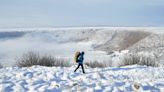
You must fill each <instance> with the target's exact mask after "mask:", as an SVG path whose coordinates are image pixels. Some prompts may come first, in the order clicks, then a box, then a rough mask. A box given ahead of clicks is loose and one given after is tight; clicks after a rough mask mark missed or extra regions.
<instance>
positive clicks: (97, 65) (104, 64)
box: [85, 61, 112, 68]
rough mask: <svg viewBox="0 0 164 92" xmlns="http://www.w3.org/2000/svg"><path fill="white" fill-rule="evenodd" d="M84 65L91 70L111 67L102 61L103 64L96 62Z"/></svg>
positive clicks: (109, 63)
mask: <svg viewBox="0 0 164 92" xmlns="http://www.w3.org/2000/svg"><path fill="white" fill-rule="evenodd" d="M85 65H87V66H89V67H91V68H104V67H109V66H111V65H112V64H111V62H110V61H109V62H107V61H103V62H98V61H90V62H86V63H85Z"/></svg>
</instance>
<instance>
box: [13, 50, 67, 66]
mask: <svg viewBox="0 0 164 92" xmlns="http://www.w3.org/2000/svg"><path fill="white" fill-rule="evenodd" d="M33 65H40V66H49V67H52V66H56V67H58V66H60V67H68V66H70V64H69V63H68V60H66V59H61V58H54V57H53V56H50V55H43V56H42V55H40V54H39V53H36V52H28V53H25V54H23V56H22V57H20V58H18V59H17V62H16V66H18V67H30V66H33Z"/></svg>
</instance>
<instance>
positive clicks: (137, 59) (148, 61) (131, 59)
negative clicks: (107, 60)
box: [119, 54, 158, 67]
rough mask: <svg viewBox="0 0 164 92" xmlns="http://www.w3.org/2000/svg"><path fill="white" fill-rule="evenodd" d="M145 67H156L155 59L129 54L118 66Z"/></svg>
mask: <svg viewBox="0 0 164 92" xmlns="http://www.w3.org/2000/svg"><path fill="white" fill-rule="evenodd" d="M134 64H138V65H146V66H153V67H156V66H158V62H156V60H155V58H152V57H148V56H141V55H138V54H131V55H128V56H126V57H124V59H123V61H122V62H121V63H120V64H119V66H126V65H134Z"/></svg>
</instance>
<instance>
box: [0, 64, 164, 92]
mask: <svg viewBox="0 0 164 92" xmlns="http://www.w3.org/2000/svg"><path fill="white" fill-rule="evenodd" d="M74 69H75V66H72V67H70V68H60V67H41V66H32V67H27V68H18V67H8V68H3V69H0V72H1V73H0V92H61V91H62V92H77V91H79V92H81V91H83V92H102V91H103V92H163V91H164V68H163V67H146V66H136V65H134V66H126V67H120V68H116V67H109V68H101V69H99V68H95V69H91V68H88V67H85V70H86V74H82V72H81V71H80V70H78V71H77V72H76V73H74V72H73V70H74Z"/></svg>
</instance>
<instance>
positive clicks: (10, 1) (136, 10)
mask: <svg viewBox="0 0 164 92" xmlns="http://www.w3.org/2000/svg"><path fill="white" fill-rule="evenodd" d="M83 25H86V26H164V0H0V27H53V26H83Z"/></svg>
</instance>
